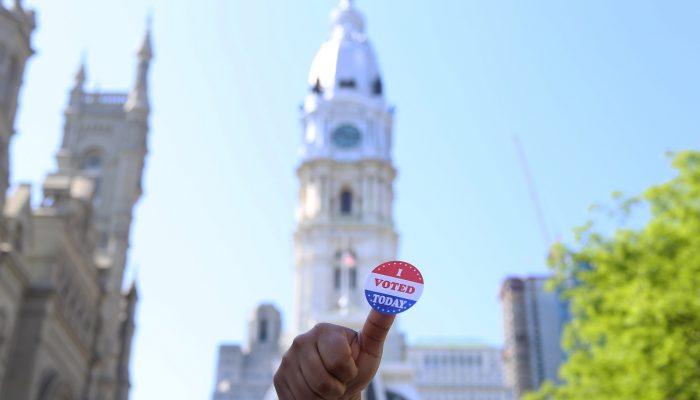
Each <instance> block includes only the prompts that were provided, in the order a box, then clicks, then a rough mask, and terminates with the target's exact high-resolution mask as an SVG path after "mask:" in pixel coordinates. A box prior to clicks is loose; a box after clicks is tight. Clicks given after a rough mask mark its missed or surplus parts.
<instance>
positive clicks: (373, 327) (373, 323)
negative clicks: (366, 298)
mask: <svg viewBox="0 0 700 400" xmlns="http://www.w3.org/2000/svg"><path fill="white" fill-rule="evenodd" d="M394 319H396V315H394V314H382V313H380V312H379V311H377V310H374V309H372V310H371V311H370V312H369V315H368V316H367V320H366V321H365V324H364V326H363V327H362V331H360V338H359V344H360V352H362V353H367V354H369V355H371V356H373V357H376V358H380V357H381V356H382V350H383V348H384V340H386V336H387V335H388V334H389V330H390V329H391V325H392V324H393V323H394Z"/></svg>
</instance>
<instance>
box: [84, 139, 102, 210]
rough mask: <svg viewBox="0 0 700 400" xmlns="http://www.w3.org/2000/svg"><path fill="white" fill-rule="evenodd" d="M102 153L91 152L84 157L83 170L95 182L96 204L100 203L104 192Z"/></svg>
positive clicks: (97, 151) (94, 198)
mask: <svg viewBox="0 0 700 400" xmlns="http://www.w3.org/2000/svg"><path fill="white" fill-rule="evenodd" d="M102 158H103V157H102V152H100V151H99V150H90V151H88V152H87V153H85V155H84V156H83V159H82V160H83V161H82V165H81V167H82V169H83V171H85V173H86V174H87V175H88V176H90V177H91V178H92V179H93V181H94V182H95V196H94V197H93V200H94V202H95V204H97V203H99V201H100V197H101V196H100V195H101V192H102V190H101V189H102V187H101V186H102V185H101V184H102V164H103V160H102Z"/></svg>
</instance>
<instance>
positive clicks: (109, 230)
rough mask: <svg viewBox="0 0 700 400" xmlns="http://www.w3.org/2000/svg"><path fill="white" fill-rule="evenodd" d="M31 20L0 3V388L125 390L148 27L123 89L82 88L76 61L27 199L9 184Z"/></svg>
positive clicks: (71, 395)
mask: <svg viewBox="0 0 700 400" xmlns="http://www.w3.org/2000/svg"><path fill="white" fill-rule="evenodd" d="M34 26H35V22H34V13H33V12H32V11H28V10H25V9H24V7H23V6H22V3H21V1H19V0H16V1H15V2H14V5H13V6H12V7H11V8H7V7H6V6H5V5H3V4H2V3H0V86H1V87H0V90H1V91H2V93H1V94H0V95H2V96H3V97H2V100H1V101H0V130H1V131H0V134H1V137H2V146H1V147H2V149H1V150H0V156H2V162H1V163H0V167H1V168H2V179H0V180H1V182H0V190H2V192H1V193H0V198H1V199H2V211H3V212H2V218H0V227H1V229H0V398H2V399H12V400H25V399H26V400H35V399H38V400H74V399H81V400H83V399H84V400H126V399H127V398H128V394H129V389H130V381H129V360H130V354H131V338H132V335H133V331H134V312H135V306H136V302H137V291H136V288H135V286H134V285H133V284H131V286H129V287H128V288H127V289H126V290H124V286H123V284H124V282H123V279H124V269H125V266H126V260H127V254H128V247H129V232H130V227H131V222H132V210H133V207H134V205H135V204H136V202H137V201H138V199H139V197H140V196H141V176H142V172H143V166H144V160H145V156H146V153H147V146H146V143H147V135H148V116H149V112H150V109H149V100H148V69H149V65H150V61H151V58H152V52H151V40H150V34H149V33H148V32H147V34H146V35H145V38H144V41H143V42H142V44H141V47H140V50H139V52H138V65H137V71H136V75H137V76H136V83H135V84H134V86H133V88H132V89H131V90H130V91H128V92H123V93H122V92H119V93H103V92H91V91H88V90H86V88H85V82H86V72H85V67H84V66H81V67H80V69H79V71H78V73H77V74H76V77H75V82H74V84H73V87H72V89H71V91H70V95H69V100H68V106H67V108H66V110H65V126H64V131H63V141H62V145H61V148H60V149H59V151H58V154H57V161H58V168H57V170H56V171H55V172H53V173H51V174H49V175H48V176H47V177H46V179H45V181H44V182H43V186H42V189H43V195H42V198H41V199H40V201H39V202H38V203H39V204H40V205H39V206H38V207H33V206H32V204H35V202H33V201H32V198H31V194H32V190H31V188H30V187H29V186H28V185H20V186H19V187H17V188H16V189H15V190H13V191H12V194H11V195H9V196H8V197H7V198H6V199H5V190H6V188H7V186H8V180H7V177H8V171H9V165H10V164H9V160H8V159H9V157H8V151H7V146H8V145H9V140H10V138H11V137H12V134H13V132H14V129H13V128H14V117H15V113H16V110H17V106H18V98H19V86H20V84H21V82H22V79H23V71H24V66H25V64H26V61H27V59H28V58H29V56H30V55H31V54H32V53H33V51H32V48H31V34H32V31H33V30H34Z"/></svg>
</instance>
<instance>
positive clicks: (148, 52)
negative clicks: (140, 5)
mask: <svg viewBox="0 0 700 400" xmlns="http://www.w3.org/2000/svg"><path fill="white" fill-rule="evenodd" d="M152 25H153V15H152V14H149V15H148V17H147V18H146V33H145V34H144V35H143V41H142V42H141V47H140V48H139V52H138V55H139V60H141V61H150V60H151V58H153V48H152V46H151V26H152Z"/></svg>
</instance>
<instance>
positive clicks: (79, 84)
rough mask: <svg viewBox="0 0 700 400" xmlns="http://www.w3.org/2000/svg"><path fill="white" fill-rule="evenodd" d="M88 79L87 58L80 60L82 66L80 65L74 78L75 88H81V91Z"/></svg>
mask: <svg viewBox="0 0 700 400" xmlns="http://www.w3.org/2000/svg"><path fill="white" fill-rule="evenodd" d="M86 79H87V73H86V68H85V58H84V57H83V59H82V60H81V61H80V67H78V71H77V72H76V73H75V78H74V83H73V90H78V89H80V90H81V91H82V90H83V88H84V87H85V80H86Z"/></svg>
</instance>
